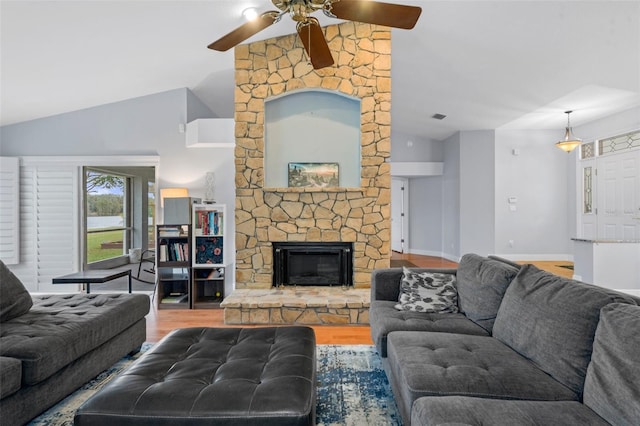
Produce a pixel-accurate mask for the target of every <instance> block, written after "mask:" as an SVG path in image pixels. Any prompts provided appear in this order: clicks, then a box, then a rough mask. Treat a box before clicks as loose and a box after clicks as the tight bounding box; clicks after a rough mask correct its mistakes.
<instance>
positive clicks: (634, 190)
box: [597, 150, 640, 240]
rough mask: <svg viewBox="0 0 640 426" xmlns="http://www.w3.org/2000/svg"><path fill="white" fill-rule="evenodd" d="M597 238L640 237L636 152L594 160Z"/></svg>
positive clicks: (639, 159)
mask: <svg viewBox="0 0 640 426" xmlns="http://www.w3.org/2000/svg"><path fill="white" fill-rule="evenodd" d="M597 181H598V196H597V199H598V203H597V206H598V210H597V213H598V238H600V239H611V240H638V239H640V151H638V150H636V151H627V152H623V153H620V154H611V155H607V156H603V157H600V158H599V159H598V179H597Z"/></svg>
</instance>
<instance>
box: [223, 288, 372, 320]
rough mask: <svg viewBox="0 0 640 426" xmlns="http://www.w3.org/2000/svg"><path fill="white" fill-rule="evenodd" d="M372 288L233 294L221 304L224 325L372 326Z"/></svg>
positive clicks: (301, 289)
mask: <svg viewBox="0 0 640 426" xmlns="http://www.w3.org/2000/svg"><path fill="white" fill-rule="evenodd" d="M370 300H371V299H370V290H369V289H354V288H348V289H345V288H342V287H285V288H274V289H270V290H256V289H242V290H236V291H234V292H233V293H232V294H231V295H230V296H228V297H227V298H225V300H224V301H223V302H222V307H223V308H224V322H225V324H307V325H312V324H326V325H336V324H344V325H346V324H354V325H355V324H369V304H370Z"/></svg>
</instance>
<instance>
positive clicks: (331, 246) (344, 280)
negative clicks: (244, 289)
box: [273, 242, 353, 287]
mask: <svg viewBox="0 0 640 426" xmlns="http://www.w3.org/2000/svg"><path fill="white" fill-rule="evenodd" d="M273 285H274V287H278V286H281V285H311V286H333V285H339V286H351V285H353V245H352V243H343V242H295V243H294V242H281V243H273Z"/></svg>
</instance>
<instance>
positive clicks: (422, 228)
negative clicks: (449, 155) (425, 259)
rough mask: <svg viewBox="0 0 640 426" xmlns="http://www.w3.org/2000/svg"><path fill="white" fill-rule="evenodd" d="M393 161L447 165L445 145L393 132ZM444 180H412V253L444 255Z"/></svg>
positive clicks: (410, 189)
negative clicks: (444, 162)
mask: <svg viewBox="0 0 640 426" xmlns="http://www.w3.org/2000/svg"><path fill="white" fill-rule="evenodd" d="M391 139H392V143H391V161H393V162H413V161H443V159H444V144H443V142H441V141H434V140H430V139H424V138H420V137H418V136H415V135H408V134H405V133H402V132H396V131H394V130H392V137H391ZM442 188H443V187H442V176H430V177H415V178H409V194H408V195H409V211H408V217H409V237H408V240H409V245H410V246H409V247H405V250H407V252H409V253H416V254H424V255H430V256H440V255H441V254H442Z"/></svg>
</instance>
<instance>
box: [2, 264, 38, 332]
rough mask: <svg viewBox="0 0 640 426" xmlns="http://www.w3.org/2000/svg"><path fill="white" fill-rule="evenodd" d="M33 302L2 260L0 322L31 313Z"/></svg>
mask: <svg viewBox="0 0 640 426" xmlns="http://www.w3.org/2000/svg"><path fill="white" fill-rule="evenodd" d="M31 306H33V300H31V295H30V294H29V292H28V291H27V289H26V288H24V286H23V285H22V283H21V282H20V280H19V279H18V277H16V276H15V275H13V273H12V272H11V271H10V270H9V268H7V266H6V265H5V264H4V263H3V262H2V261H1V260H0V322H4V321H9V320H10V319H12V318H15V317H18V316H20V315H23V314H26V313H27V312H29V309H31Z"/></svg>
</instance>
